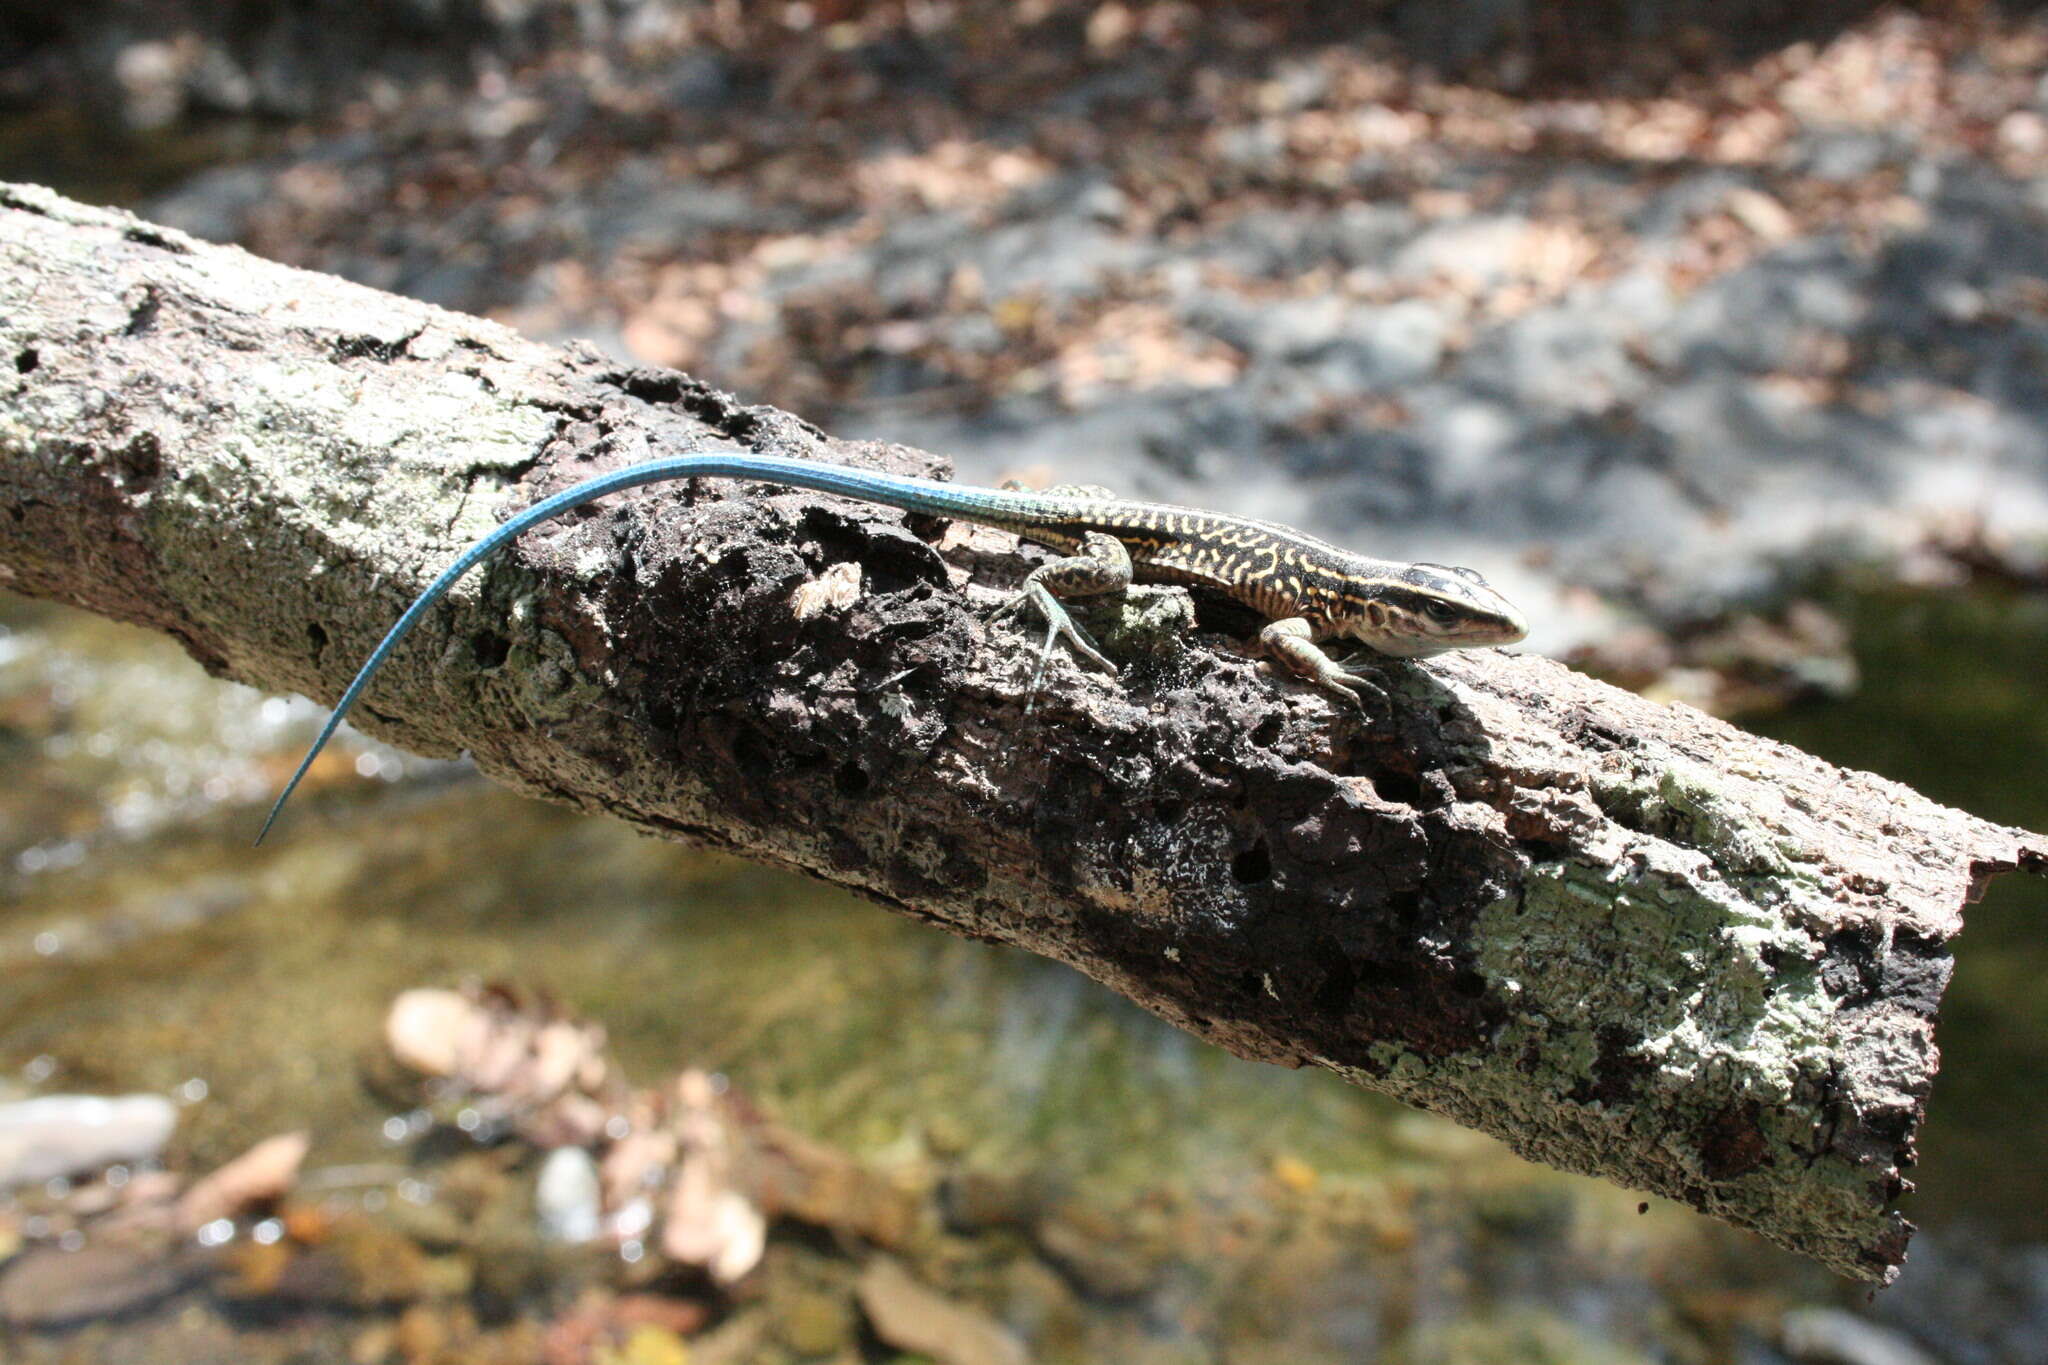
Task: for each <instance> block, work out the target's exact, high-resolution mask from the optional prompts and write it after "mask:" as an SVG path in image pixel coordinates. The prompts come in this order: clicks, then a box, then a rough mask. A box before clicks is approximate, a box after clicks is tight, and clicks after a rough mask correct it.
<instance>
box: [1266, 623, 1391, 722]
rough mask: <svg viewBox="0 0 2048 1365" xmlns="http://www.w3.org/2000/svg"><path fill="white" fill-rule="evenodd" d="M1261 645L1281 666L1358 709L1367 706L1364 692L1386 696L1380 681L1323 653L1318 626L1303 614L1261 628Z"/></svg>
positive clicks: (1268, 656) (1381, 697)
mask: <svg viewBox="0 0 2048 1365" xmlns="http://www.w3.org/2000/svg"><path fill="white" fill-rule="evenodd" d="M1259 648H1260V649H1261V650H1263V651H1265V654H1266V657H1267V658H1269V659H1272V660H1273V661H1274V662H1276V663H1278V664H1279V665H1280V666H1281V667H1282V668H1284V669H1286V670H1287V671H1288V672H1289V673H1292V674H1293V675H1294V676H1295V677H1297V678H1300V679H1302V680H1303V681H1304V682H1307V683H1309V684H1311V685H1313V686H1315V687H1319V688H1321V689H1322V690H1323V691H1325V692H1328V693H1329V694H1330V695H1332V696H1335V697H1342V698H1343V699H1344V700H1345V701H1347V702H1349V703H1350V704H1351V705H1352V706H1354V707H1356V708H1357V709H1358V710H1360V711H1363V710H1365V701H1364V697H1363V695H1362V694H1367V693H1369V694H1371V695H1373V696H1375V697H1378V698H1380V699H1381V700H1382V701H1384V700H1385V699H1386V693H1385V692H1383V691H1381V690H1380V687H1379V684H1378V683H1376V682H1374V681H1373V680H1372V679H1371V678H1368V677H1366V676H1365V675H1364V674H1363V673H1354V672H1352V671H1351V670H1350V669H1348V668H1345V667H1343V666H1342V665H1341V664H1339V663H1338V662H1337V661H1336V660H1335V659H1332V658H1331V657H1330V656H1329V655H1327V654H1325V653H1323V649H1322V646H1321V645H1318V644H1317V643H1316V641H1315V630H1314V628H1313V627H1312V626H1310V625H1309V623H1308V621H1307V620H1306V619H1305V618H1303V617H1300V616H1290V617H1287V618H1286V619H1285V620H1281V621H1275V622H1273V623H1272V624H1271V625H1268V626H1267V627H1266V628H1265V629H1264V630H1262V631H1260V632H1259Z"/></svg>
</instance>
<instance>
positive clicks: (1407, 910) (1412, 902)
mask: <svg viewBox="0 0 2048 1365" xmlns="http://www.w3.org/2000/svg"><path fill="white" fill-rule="evenodd" d="M1387 913H1388V914H1389V915H1390V916H1392V917H1393V918H1394V920H1395V921H1396V922H1398V923H1401V924H1411V923H1413V922H1414V920H1415V917H1416V916H1417V915H1419V914H1421V913H1422V888H1421V887H1419V886H1416V887H1410V888H1409V889H1408V890H1406V891H1396V892H1395V893H1394V894H1393V895H1391V896H1388V897H1387Z"/></svg>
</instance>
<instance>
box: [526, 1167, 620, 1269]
mask: <svg viewBox="0 0 2048 1365" xmlns="http://www.w3.org/2000/svg"><path fill="white" fill-rule="evenodd" d="M533 1207H534V1212H535V1213H536V1214H537V1215H538V1216H539V1219H540V1235H541V1236H542V1237H545V1238H546V1239H548V1240H549V1241H551V1242H565V1243H567V1244H568V1245H570V1246H581V1245H583V1244H584V1243H585V1242H591V1241H595V1240H596V1239H597V1234H598V1232H599V1231H600V1230H601V1227H602V1223H603V1208H602V1191H601V1189H600V1187H599V1183H598V1177H597V1162H596V1161H594V1160H592V1159H591V1155H590V1153H589V1152H587V1151H585V1150H584V1149H583V1148H581V1147H557V1148H556V1149H555V1150H554V1151H552V1152H549V1153H548V1156H547V1160H546V1161H543V1162H542V1163H541V1167H540V1176H539V1178H538V1179H537V1180H536V1181H535V1183H534V1190H533Z"/></svg>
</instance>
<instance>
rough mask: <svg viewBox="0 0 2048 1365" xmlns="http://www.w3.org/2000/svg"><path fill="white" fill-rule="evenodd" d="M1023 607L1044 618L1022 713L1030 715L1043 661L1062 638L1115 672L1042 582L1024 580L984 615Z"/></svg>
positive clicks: (992, 617)
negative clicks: (1014, 592)
mask: <svg viewBox="0 0 2048 1365" xmlns="http://www.w3.org/2000/svg"><path fill="white" fill-rule="evenodd" d="M1027 607H1028V608H1031V609H1032V610H1035V611H1036V612H1037V613H1038V614H1039V616H1040V617H1041V618H1042V619H1043V620H1044V621H1045V640H1044V642H1043V643H1042V644H1040V645H1039V647H1038V666H1037V667H1036V668H1034V669H1033V670H1032V671H1031V683H1030V687H1029V689H1028V690H1027V691H1026V693H1025V697H1024V714H1026V715H1030V714H1031V710H1032V708H1033V707H1035V706H1037V705H1038V692H1039V687H1040V685H1041V684H1042V683H1043V682H1044V681H1045V669H1046V665H1048V664H1049V663H1051V662H1052V653H1053V646H1054V645H1055V644H1057V643H1059V642H1060V641H1062V640H1064V641H1066V643H1067V647H1068V648H1069V649H1071V650H1073V651H1074V653H1075V654H1077V655H1079V656H1080V657H1081V658H1083V659H1086V660H1087V661H1088V662H1089V663H1092V664H1094V665H1095V666H1096V667H1098V668H1100V669H1102V670H1103V671H1104V672H1106V673H1111V674H1114V673H1115V672H1116V665H1115V664H1113V663H1111V662H1110V661H1109V660H1108V659H1107V658H1106V657H1105V656H1104V655H1103V653H1102V651H1101V650H1100V649H1099V648H1097V647H1096V644H1095V641H1094V639H1093V638H1091V637H1090V636H1089V634H1088V632H1087V631H1085V630H1083V629H1082V628H1081V623H1080V622H1078V621H1076V620H1075V619H1074V617H1073V614H1072V613H1070V612H1069V611H1068V610H1067V609H1066V607H1065V606H1063V605H1062V604H1061V602H1060V600H1059V599H1058V598H1057V597H1054V596H1053V595H1052V593H1051V592H1050V591H1048V590H1047V588H1046V586H1045V585H1044V584H1043V583H1026V584H1025V585H1024V587H1023V589H1022V590H1021V591H1020V592H1018V593H1017V595H1016V596H1015V597H1012V598H1011V599H1010V600H1009V601H1007V602H1005V603H1003V604H1002V605H1001V606H1000V607H997V608H996V609H995V611H993V612H991V613H990V614H989V618H988V619H989V621H990V622H991V623H993V622H996V621H1001V620H1004V619H1005V618H1007V617H1010V616H1014V615H1016V614H1018V613H1019V612H1022V611H1023V610H1024V609H1025V608H1027Z"/></svg>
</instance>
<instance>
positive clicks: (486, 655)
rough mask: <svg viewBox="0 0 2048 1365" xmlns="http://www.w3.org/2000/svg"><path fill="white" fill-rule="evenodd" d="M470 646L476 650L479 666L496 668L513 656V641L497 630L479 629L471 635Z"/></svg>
mask: <svg viewBox="0 0 2048 1365" xmlns="http://www.w3.org/2000/svg"><path fill="white" fill-rule="evenodd" d="M469 647H470V648H471V649H473V650H475V651H476V662H477V667H479V668H496V667H497V666H498V665H500V664H502V663H504V662H505V660H507V659H509V658H511V657H512V642H511V641H510V640H508V639H506V638H505V637H504V636H502V635H500V634H498V632H496V631H495V630H485V631H479V632H477V633H476V634H475V635H472V636H470V637H469Z"/></svg>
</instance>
